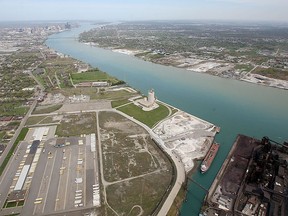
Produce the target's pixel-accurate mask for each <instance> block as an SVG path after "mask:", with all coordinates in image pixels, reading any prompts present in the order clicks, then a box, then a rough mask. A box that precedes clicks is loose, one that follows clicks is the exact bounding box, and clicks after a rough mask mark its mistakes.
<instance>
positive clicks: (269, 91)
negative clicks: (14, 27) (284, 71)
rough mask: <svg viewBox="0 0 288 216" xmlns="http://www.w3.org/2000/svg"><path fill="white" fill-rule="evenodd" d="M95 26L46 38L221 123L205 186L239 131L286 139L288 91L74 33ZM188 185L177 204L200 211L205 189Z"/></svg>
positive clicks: (193, 215)
mask: <svg viewBox="0 0 288 216" xmlns="http://www.w3.org/2000/svg"><path fill="white" fill-rule="evenodd" d="M92 27H94V26H91V25H90V24H89V25H88V24H87V25H83V26H81V27H80V28H79V29H73V30H72V31H71V32H64V33H61V34H58V35H55V36H51V37H49V39H48V40H47V41H46V44H47V45H48V46H49V47H51V48H54V49H55V50H57V51H59V52H62V53H65V54H67V55H70V56H73V57H74V58H77V59H79V60H82V61H84V62H86V63H88V64H90V65H92V66H93V67H98V68H99V69H101V70H103V71H106V72H107V73H109V74H111V75H113V76H115V77H118V78H120V79H123V80H125V81H126V82H127V83H128V84H129V85H130V86H133V88H135V89H137V90H139V91H141V92H147V91H148V90H149V89H151V88H152V87H153V88H154V90H155V91H156V92H158V93H157V94H158V98H160V99H161V100H162V101H165V102H166V103H169V104H172V105H173V106H175V107H178V108H179V109H181V110H184V111H185V112H187V113H190V114H193V115H195V116H199V117H200V118H202V119H205V120H207V121H209V122H213V123H215V124H217V125H219V126H221V133H220V134H219V135H217V136H216V141H217V142H219V143H220V144H221V148H220V150H219V152H218V153H217V157H216V158H215V160H214V162H213V164H212V166H211V168H210V169H209V171H208V172H207V173H205V174H204V175H201V173H199V172H195V173H194V174H193V179H194V180H195V181H197V182H200V183H201V185H203V186H204V187H206V188H209V186H210V184H211V183H212V180H213V179H214V177H215V176H216V174H217V172H218V169H219V168H220V166H221V165H222V163H223V161H224V159H225V158H226V156H227V154H228V151H229V149H230V147H231V144H232V143H233V141H234V139H235V136H236V135H237V134H239V133H242V134H248V135H251V136H254V137H262V136H263V135H269V137H271V138H272V137H273V138H274V140H276V141H278V142H283V140H285V139H287V136H286V134H287V133H286V128H287V126H286V125H287V121H288V119H287V110H286V107H287V106H288V104H287V103H288V95H287V91H283V90H280V89H276V88H266V87H262V86H260V85H252V84H250V83H248V82H239V81H237V80H232V79H220V78H218V77H215V76H208V75H206V74H201V73H189V72H188V71H187V70H181V69H178V68H176V67H165V66H162V65H159V64H151V63H150V62H146V61H141V60H139V59H138V58H135V57H132V56H128V55H123V54H119V53H115V52H112V51H109V50H107V49H106V50H105V49H101V48H98V47H93V46H87V45H84V44H83V43H79V42H78V41H77V40H75V35H77V34H79V33H81V32H84V31H88V30H89V29H91V28H92ZM188 190H189V193H187V201H186V202H185V203H184V204H183V206H182V207H181V206H180V205H179V206H178V207H179V208H180V209H181V215H183V216H186V215H187V216H188V215H189V216H198V215H199V210H200V208H201V206H202V200H203V199H204V191H203V190H202V189H199V187H198V186H196V184H189V185H188ZM192 191H193V193H192ZM179 211H180V210H179Z"/></svg>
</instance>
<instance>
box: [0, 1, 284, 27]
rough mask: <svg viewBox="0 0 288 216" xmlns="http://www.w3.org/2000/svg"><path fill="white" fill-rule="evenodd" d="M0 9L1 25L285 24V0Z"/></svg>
mask: <svg viewBox="0 0 288 216" xmlns="http://www.w3.org/2000/svg"><path fill="white" fill-rule="evenodd" d="M0 5H1V7H0V20H1V21H29V20H107V21H110V20H193V19H194V20H198V19H199V20H232V21H233V20H236V21H279V22H286V21H287V20H288V14H287V12H286V9H287V8H288V1H287V0H274V1H271V0H190V1H189V0H180V1H177V2H176V1H172V0H166V1H164V0H158V1H157V2H156V1H152V0H147V1H137V2H136V1H132V0H124V1H121V3H119V1H116V0H108V1H103V0H102V1H101V0H95V1H92V0H83V1H79V0H58V1H56V0H51V1H44V0H25V1H21V0H9V1H8V0H0Z"/></svg>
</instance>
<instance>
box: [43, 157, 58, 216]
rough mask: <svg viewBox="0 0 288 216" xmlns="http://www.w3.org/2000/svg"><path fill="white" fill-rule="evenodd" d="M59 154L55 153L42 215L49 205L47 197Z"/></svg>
mask: <svg viewBox="0 0 288 216" xmlns="http://www.w3.org/2000/svg"><path fill="white" fill-rule="evenodd" d="M57 152H58V151H55V155H54V157H53V164H52V168H51V173H50V175H49V181H48V184H47V192H46V195H45V203H44V206H43V209H42V213H44V209H45V207H46V204H47V196H48V191H49V187H50V182H51V177H52V173H53V170H54V164H55V160H56V157H57Z"/></svg>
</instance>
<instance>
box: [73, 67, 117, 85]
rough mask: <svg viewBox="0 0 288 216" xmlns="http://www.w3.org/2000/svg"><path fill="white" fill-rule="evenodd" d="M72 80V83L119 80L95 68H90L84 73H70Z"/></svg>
mask: <svg viewBox="0 0 288 216" xmlns="http://www.w3.org/2000/svg"><path fill="white" fill-rule="evenodd" d="M71 77H72V80H73V83H74V84H77V83H81V82H92V81H107V82H111V83H112V84H113V83H117V82H118V81H119V80H118V79H116V78H114V77H112V76H110V75H108V74H107V73H105V72H102V71H99V70H97V69H94V70H90V71H87V72H84V73H73V74H71Z"/></svg>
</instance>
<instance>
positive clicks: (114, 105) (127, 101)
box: [111, 99, 131, 108]
mask: <svg viewBox="0 0 288 216" xmlns="http://www.w3.org/2000/svg"><path fill="white" fill-rule="evenodd" d="M127 103H131V101H129V100H128V99H123V100H116V101H112V102H111V104H112V107H113V108H115V107H118V106H121V105H124V104H127Z"/></svg>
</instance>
